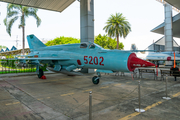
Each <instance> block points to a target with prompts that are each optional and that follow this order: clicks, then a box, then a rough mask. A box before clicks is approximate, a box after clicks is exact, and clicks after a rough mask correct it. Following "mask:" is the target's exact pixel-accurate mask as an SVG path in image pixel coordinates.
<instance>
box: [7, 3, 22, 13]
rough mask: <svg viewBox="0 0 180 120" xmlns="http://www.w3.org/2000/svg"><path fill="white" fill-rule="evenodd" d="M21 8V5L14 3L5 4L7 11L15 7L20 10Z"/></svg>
mask: <svg viewBox="0 0 180 120" xmlns="http://www.w3.org/2000/svg"><path fill="white" fill-rule="evenodd" d="M21 8H22V5H16V4H11V3H9V4H8V5H7V12H8V11H12V10H15V9H17V10H19V11H21Z"/></svg>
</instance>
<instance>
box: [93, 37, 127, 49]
mask: <svg viewBox="0 0 180 120" xmlns="http://www.w3.org/2000/svg"><path fill="white" fill-rule="evenodd" d="M94 43H96V44H98V45H100V46H101V47H103V48H104V49H116V46H117V42H116V39H112V38H110V37H108V35H103V36H102V35H101V34H99V35H98V36H96V37H95V40H94ZM123 48H124V45H123V43H121V42H120V43H119V49H123Z"/></svg>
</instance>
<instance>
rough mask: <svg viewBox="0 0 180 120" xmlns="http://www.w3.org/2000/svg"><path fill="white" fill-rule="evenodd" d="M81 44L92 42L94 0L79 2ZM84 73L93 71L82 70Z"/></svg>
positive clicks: (92, 70)
mask: <svg viewBox="0 0 180 120" xmlns="http://www.w3.org/2000/svg"><path fill="white" fill-rule="evenodd" d="M80 39H81V42H89V41H91V42H94V0H80ZM81 72H84V73H94V69H82V70H81Z"/></svg>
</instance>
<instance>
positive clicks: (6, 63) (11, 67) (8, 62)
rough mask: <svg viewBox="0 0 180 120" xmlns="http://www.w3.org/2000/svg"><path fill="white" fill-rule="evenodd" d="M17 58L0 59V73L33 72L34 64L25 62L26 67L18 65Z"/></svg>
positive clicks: (34, 69)
mask: <svg viewBox="0 0 180 120" xmlns="http://www.w3.org/2000/svg"><path fill="white" fill-rule="evenodd" d="M17 63H19V60H12V59H0V74H8V73H24V72H35V71H36V66H35V65H30V64H27V67H26V68H24V67H18V64H17Z"/></svg>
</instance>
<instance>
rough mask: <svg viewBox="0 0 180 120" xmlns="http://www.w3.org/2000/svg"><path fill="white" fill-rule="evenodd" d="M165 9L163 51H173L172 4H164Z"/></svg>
mask: <svg viewBox="0 0 180 120" xmlns="http://www.w3.org/2000/svg"><path fill="white" fill-rule="evenodd" d="M164 11H165V20H164V23H165V27H164V36H165V51H173V32H172V6H171V5H169V4H168V3H165V4H164Z"/></svg>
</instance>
